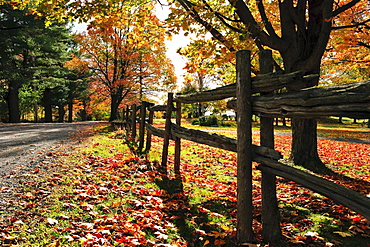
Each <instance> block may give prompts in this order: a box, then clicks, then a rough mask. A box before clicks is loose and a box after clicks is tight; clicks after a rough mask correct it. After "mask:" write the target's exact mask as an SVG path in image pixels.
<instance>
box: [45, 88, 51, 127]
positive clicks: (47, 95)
mask: <svg viewBox="0 0 370 247" xmlns="http://www.w3.org/2000/svg"><path fill="white" fill-rule="evenodd" d="M43 100H44V109H45V122H46V123H51V122H52V121H53V112H52V105H51V89H50V88H46V89H45V91H44V98H43Z"/></svg>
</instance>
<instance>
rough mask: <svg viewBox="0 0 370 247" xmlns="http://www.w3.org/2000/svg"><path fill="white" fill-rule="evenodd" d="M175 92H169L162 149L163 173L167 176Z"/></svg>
mask: <svg viewBox="0 0 370 247" xmlns="http://www.w3.org/2000/svg"><path fill="white" fill-rule="evenodd" d="M172 102H173V93H168V99H167V108H166V125H165V129H164V138H163V150H162V168H163V175H164V176H167V174H168V172H167V157H168V146H169V145H170V137H171V115H172V105H173V103H172Z"/></svg>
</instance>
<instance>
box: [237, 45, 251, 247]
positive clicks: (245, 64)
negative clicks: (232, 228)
mask: <svg viewBox="0 0 370 247" xmlns="http://www.w3.org/2000/svg"><path fill="white" fill-rule="evenodd" d="M236 84H237V86H236V87H237V88H236V97H237V112H238V114H237V126H238V129H237V137H238V140H237V158H238V161H237V194H238V195H237V241H238V243H239V244H243V243H251V242H253V240H254V234H253V229H252V222H253V205H252V95H251V87H252V85H251V84H252V82H251V62H250V51H247V50H242V51H238V52H237V53H236Z"/></svg>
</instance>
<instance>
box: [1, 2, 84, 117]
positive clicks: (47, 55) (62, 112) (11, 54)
mask: <svg viewBox="0 0 370 247" xmlns="http://www.w3.org/2000/svg"><path fill="white" fill-rule="evenodd" d="M0 47H1V49H0V119H1V121H3V122H12V123H17V122H20V121H22V120H33V121H35V122H38V121H45V122H51V121H54V120H57V121H59V122H62V121H64V120H68V121H72V120H73V104H74V103H76V102H79V104H80V105H81V107H79V108H80V110H79V113H80V117H81V119H82V118H86V114H85V112H84V102H86V101H87V100H88V99H87V86H88V78H89V72H88V70H81V69H78V68H73V66H66V62H67V61H70V60H72V58H73V54H76V51H77V46H76V43H75V42H74V39H73V33H72V31H71V29H70V28H68V27H67V24H66V23H56V24H52V25H50V26H46V25H45V20H44V19H43V17H42V16H35V15H31V14H28V13H27V12H26V11H22V10H14V9H12V7H11V6H9V5H0ZM67 106H68V118H66V119H65V117H66V109H67ZM53 116H56V117H55V118H54V117H53Z"/></svg>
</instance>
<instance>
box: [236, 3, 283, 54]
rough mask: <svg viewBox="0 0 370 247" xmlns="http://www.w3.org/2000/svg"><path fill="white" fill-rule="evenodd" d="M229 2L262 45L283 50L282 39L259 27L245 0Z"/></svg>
mask: <svg viewBox="0 0 370 247" xmlns="http://www.w3.org/2000/svg"><path fill="white" fill-rule="evenodd" d="M229 2H230V3H231V4H232V5H233V6H235V7H236V13H237V14H238V16H239V18H240V20H241V21H242V22H243V24H244V25H245V26H246V27H247V29H248V31H249V32H250V33H251V36H252V37H253V38H254V39H256V40H259V41H260V42H261V44H262V45H265V46H268V47H270V48H272V49H275V50H281V39H280V38H278V37H276V36H269V35H268V34H267V33H266V32H265V31H263V30H261V29H260V28H259V26H258V24H257V22H256V20H255V19H254V17H253V15H252V13H251V11H250V10H249V8H248V7H247V5H246V4H245V3H244V1H243V0H229Z"/></svg>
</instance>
